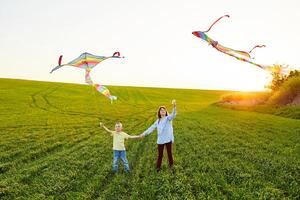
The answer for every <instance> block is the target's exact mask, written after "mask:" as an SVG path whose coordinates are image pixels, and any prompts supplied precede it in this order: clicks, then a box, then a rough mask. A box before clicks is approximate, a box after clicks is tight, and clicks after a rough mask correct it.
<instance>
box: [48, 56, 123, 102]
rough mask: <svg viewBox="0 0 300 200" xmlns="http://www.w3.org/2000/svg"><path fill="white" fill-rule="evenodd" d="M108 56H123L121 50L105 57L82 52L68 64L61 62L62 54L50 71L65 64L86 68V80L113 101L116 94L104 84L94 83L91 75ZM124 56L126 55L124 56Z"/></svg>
mask: <svg viewBox="0 0 300 200" xmlns="http://www.w3.org/2000/svg"><path fill="white" fill-rule="evenodd" d="M108 58H121V57H120V53H119V52H115V53H114V54H113V55H112V56H109V57H105V56H95V55H93V54H90V53H86V52H85V53H82V54H81V55H80V56H79V57H78V58H75V59H74V60H72V61H71V62H69V63H66V64H61V61H62V55H61V56H60V57H59V60H58V66H56V67H55V68H53V69H52V70H51V72H50V73H52V72H54V71H55V70H57V69H59V68H61V67H63V66H67V65H69V66H73V67H78V68H81V69H85V82H86V83H87V84H89V85H92V86H93V87H95V89H96V90H97V91H99V92H100V93H101V94H103V95H104V96H106V97H107V98H109V99H110V100H111V102H113V100H116V99H117V97H116V96H112V95H111V94H110V92H109V90H108V89H107V88H106V87H105V86H103V85H99V84H94V83H93V81H92V79H91V76H90V72H91V70H92V69H93V68H94V67H95V66H96V65H97V64H99V63H100V62H102V61H103V60H106V59H108ZM123 58H124V57H123Z"/></svg>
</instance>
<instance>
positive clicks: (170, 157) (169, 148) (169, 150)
mask: <svg viewBox="0 0 300 200" xmlns="http://www.w3.org/2000/svg"><path fill="white" fill-rule="evenodd" d="M166 146H167V153H168V160H169V166H170V167H172V166H173V162H174V161H173V155H172V142H169V143H167V144H166Z"/></svg>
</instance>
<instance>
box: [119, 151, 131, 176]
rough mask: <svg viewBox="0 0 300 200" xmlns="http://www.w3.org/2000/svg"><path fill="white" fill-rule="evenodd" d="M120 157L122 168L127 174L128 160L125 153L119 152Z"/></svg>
mask: <svg viewBox="0 0 300 200" xmlns="http://www.w3.org/2000/svg"><path fill="white" fill-rule="evenodd" d="M120 155H121V156H120V157H121V160H122V162H123V165H124V168H125V171H126V172H129V171H130V168H129V164H128V160H127V158H126V151H125V150H124V151H120Z"/></svg>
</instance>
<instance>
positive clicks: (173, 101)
mask: <svg viewBox="0 0 300 200" xmlns="http://www.w3.org/2000/svg"><path fill="white" fill-rule="evenodd" d="M172 105H173V106H174V107H175V106H176V100H175V99H173V100H172Z"/></svg>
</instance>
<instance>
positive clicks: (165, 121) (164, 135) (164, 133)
mask: <svg viewBox="0 0 300 200" xmlns="http://www.w3.org/2000/svg"><path fill="white" fill-rule="evenodd" d="M172 104H173V111H172V113H171V114H170V115H168V111H167V109H166V107H165V106H160V107H159V109H158V111H157V117H158V119H157V120H156V121H155V122H154V124H152V125H151V126H150V127H149V128H148V129H147V130H146V131H144V132H143V133H142V134H141V135H140V136H141V137H144V136H146V135H149V134H150V133H152V132H153V131H154V130H155V129H157V147H158V158H157V162H156V170H157V171H159V170H160V167H161V162H162V158H163V152H164V146H166V147H167V153H168V160H169V166H170V167H172V166H173V156H172V143H173V142H174V135H173V126H172V120H173V119H174V118H175V116H176V101H175V100H172Z"/></svg>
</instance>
